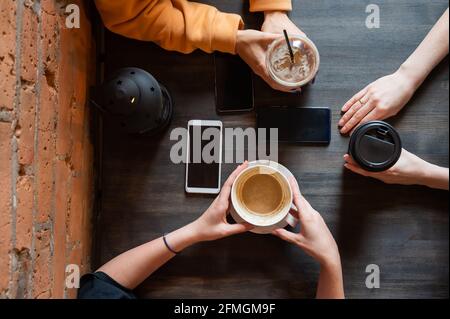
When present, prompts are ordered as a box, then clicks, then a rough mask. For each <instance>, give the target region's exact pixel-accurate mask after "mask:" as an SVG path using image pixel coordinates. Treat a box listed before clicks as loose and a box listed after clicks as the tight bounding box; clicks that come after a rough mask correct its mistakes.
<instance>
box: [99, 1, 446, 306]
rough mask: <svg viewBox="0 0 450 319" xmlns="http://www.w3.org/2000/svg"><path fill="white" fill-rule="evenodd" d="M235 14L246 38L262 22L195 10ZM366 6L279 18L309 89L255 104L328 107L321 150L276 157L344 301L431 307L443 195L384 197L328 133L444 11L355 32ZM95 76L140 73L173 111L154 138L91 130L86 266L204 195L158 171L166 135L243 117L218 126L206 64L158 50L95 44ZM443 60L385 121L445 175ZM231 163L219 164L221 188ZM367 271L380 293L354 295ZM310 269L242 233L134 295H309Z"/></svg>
mask: <svg viewBox="0 0 450 319" xmlns="http://www.w3.org/2000/svg"><path fill="white" fill-rule="evenodd" d="M204 2H206V3H214V4H215V5H216V6H217V7H218V8H219V9H221V10H223V11H228V12H237V13H241V14H242V15H243V17H244V20H246V22H247V27H251V26H253V27H258V26H259V25H260V23H261V21H262V16H261V15H258V14H250V13H248V3H247V2H246V1H245V2H244V3H242V2H241V1H238V0H236V1H225V0H220V1H204ZM369 3H370V2H369V1H360V0H348V1H336V0H326V1H294V8H295V10H294V11H293V12H292V14H291V18H292V19H293V21H294V22H295V23H297V25H299V26H300V27H301V28H302V29H303V30H304V31H305V32H306V33H307V34H308V35H309V36H310V37H311V38H312V39H313V40H314V42H315V43H316V44H317V46H318V48H319V50H320V53H321V57H322V64H321V70H320V74H319V77H318V79H317V81H316V83H315V85H313V86H311V87H309V88H308V90H307V91H306V92H304V93H303V94H302V95H290V94H287V95H286V94H280V93H277V92H274V91H272V90H270V89H269V88H268V87H267V86H266V85H265V84H264V83H262V82H260V81H259V82H258V81H257V83H256V84H255V95H256V104H257V105H258V106H261V105H277V104H278V105H281V104H285V105H298V106H317V107H330V108H331V109H332V113H333V123H332V125H333V133H332V141H331V144H330V145H329V146H326V147H321V146H298V145H288V144H282V145H281V146H280V153H279V159H280V162H281V163H282V164H284V165H285V166H287V167H288V168H289V169H290V170H291V171H292V172H293V173H294V175H295V176H296V177H297V178H298V180H299V183H300V186H301V190H302V192H303V194H304V195H305V196H306V198H307V199H308V200H309V201H310V202H311V204H312V205H313V207H315V208H316V209H317V210H318V211H319V212H320V213H321V214H322V215H323V217H324V219H325V221H326V222H327V224H328V225H329V227H330V229H331V231H332V233H333V234H334V236H335V238H336V241H337V243H338V245H339V248H340V252H341V257H342V262H343V271H344V279H345V291H346V295H347V297H350V298H422V297H424V298H429V297H431V298H436V297H439V298H440V297H446V298H448V295H449V293H448V292H449V266H448V259H449V228H448V227H449V223H448V221H449V219H448V212H449V209H448V208H449V207H448V192H443V191H436V190H430V189H427V188H423V187H404V186H390V185H385V184H383V183H381V182H378V181H375V180H371V179H366V178H364V177H361V176H357V175H355V174H352V173H349V172H345V171H344V169H343V160H342V156H343V154H344V153H345V152H346V150H347V145H348V138H347V137H344V136H340V134H339V132H338V130H337V129H335V128H336V127H337V121H338V119H339V117H340V107H341V106H342V105H343V103H344V102H345V101H347V99H348V98H349V97H351V96H352V95H353V94H354V93H356V92H357V91H359V90H360V89H361V88H362V87H363V86H365V85H367V84H368V83H370V82H371V81H373V80H375V79H377V78H378V77H381V76H383V75H386V74H389V73H390V72H393V71H394V70H396V68H397V67H398V66H399V65H400V64H401V62H402V61H403V60H404V59H406V58H407V56H408V55H409V54H410V53H411V52H412V51H413V50H414V48H415V47H416V46H417V45H418V43H419V42H420V41H421V40H422V39H423V37H424V36H425V35H426V34H427V32H428V31H429V30H430V29H431V27H432V25H433V24H434V23H435V22H436V21H437V19H438V18H439V17H440V15H441V14H442V13H443V11H444V10H445V8H446V7H447V5H448V2H447V1H444V0H435V1H432V2H430V1H428V0H414V1H403V0H402V1H400V0H399V1H388V0H380V1H377V3H378V4H379V6H380V9H381V28H380V29H371V30H369V29H367V28H366V26H365V19H366V17H367V14H366V13H365V8H366V5H368V4H369ZM105 50H106V53H107V54H106V63H105V74H106V77H107V76H108V74H110V73H111V72H112V71H113V70H115V69H117V68H119V67H126V66H137V67H141V68H143V69H145V70H148V71H149V72H151V73H152V74H153V75H154V76H155V77H156V78H157V79H158V80H159V81H160V82H162V83H164V84H165V85H166V86H167V87H168V88H169V90H170V92H171V93H172V95H173V98H174V100H175V104H176V105H175V112H174V117H173V120H172V123H171V126H170V128H169V130H167V131H166V132H165V133H164V134H163V135H161V136H160V137H158V138H148V137H142V138H135V137H130V136H126V135H124V134H121V133H120V132H119V131H118V130H116V129H115V128H114V127H111V126H110V125H109V124H108V123H105V125H104V128H103V143H102V145H100V146H101V147H102V150H103V151H102V160H101V162H100V164H101V171H102V178H101V180H102V183H101V185H100V186H101V194H102V196H101V197H99V198H98V200H99V201H100V202H99V208H100V209H99V212H98V214H99V215H98V218H97V224H96V245H95V246H96V248H95V251H94V263H93V264H94V265H93V266H99V265H100V264H102V263H104V262H107V261H108V260H109V259H111V258H113V257H114V256H116V255H118V254H120V253H121V252H123V251H125V250H127V249H130V248H132V247H134V246H136V245H139V244H141V243H144V242H146V241H149V240H151V239H154V238H156V237H158V236H160V235H161V234H162V233H164V232H167V231H171V230H173V229H176V228H178V227H180V226H183V225H185V224H186V223H189V222H190V221H192V220H194V219H195V218H197V217H198V216H200V215H201V214H202V213H203V211H204V210H205V209H206V208H207V207H208V206H209V204H210V202H211V201H212V197H209V196H189V195H186V194H185V192H184V171H185V167H184V165H175V164H173V163H172V162H171V161H170V158H169V152H170V148H171V146H172V145H173V143H174V142H171V141H170V140H169V134H170V130H171V129H173V128H175V127H186V124H187V122H188V120H190V119H220V120H222V121H223V123H224V126H225V127H242V128H246V127H253V126H254V125H255V115H254V113H248V114H245V115H238V116H236V115H232V116H218V115H217V114H216V112H215V103H214V65H213V56H212V55H207V54H204V53H201V52H196V53H194V54H191V55H182V54H177V53H169V52H166V51H163V50H161V49H160V48H158V47H157V46H156V45H154V44H152V43H144V42H138V41H133V40H128V39H125V38H122V37H120V36H116V35H113V34H111V33H109V32H107V33H106V37H105ZM448 70H449V66H448V59H446V60H445V61H443V62H442V63H441V64H440V65H439V66H438V67H437V68H436V69H435V70H434V72H433V73H432V74H431V76H430V77H429V78H428V80H427V81H426V82H425V83H424V84H423V85H422V87H421V88H420V89H419V91H418V92H417V94H416V95H415V97H414V98H413V100H412V101H411V102H410V103H409V104H408V106H407V107H406V108H405V110H404V111H403V112H402V113H401V114H400V115H399V116H396V117H395V118H392V119H390V120H389V122H390V123H392V124H393V125H394V126H395V127H396V128H397V129H398V130H399V132H400V134H401V136H402V139H403V142H404V146H405V148H407V149H408V150H410V151H412V152H414V153H415V154H418V155H419V156H421V157H422V158H424V159H426V160H428V161H431V162H433V163H436V164H439V165H442V166H446V167H448V164H449V163H448V149H449V143H448V140H449V138H448V137H449V134H448V111H449V109H448V102H449V101H448V98H449V80H448ZM233 168H234V166H233V165H225V166H224V167H223V172H222V176H223V178H226V177H227V176H228V175H229V173H230V172H231V171H232V170H233ZM368 264H377V265H378V266H379V267H380V269H381V288H380V289H372V290H369V289H367V288H366V286H365V278H366V275H367V274H366V273H365V268H366V266H367V265H368ZM318 271H319V268H318V265H317V264H316V262H315V261H314V260H313V259H312V258H310V257H308V256H307V255H306V254H305V253H303V252H302V251H301V250H300V249H298V248H296V247H293V246H292V245H290V244H288V243H285V242H283V241H281V240H280V239H278V238H275V237H272V236H260V235H254V234H250V233H248V234H243V235H239V236H235V237H231V238H227V239H223V240H219V241H216V242H211V243H204V244H199V245H196V246H194V247H192V248H189V249H187V250H186V251H184V252H183V253H182V254H181V255H179V256H177V257H176V258H174V259H173V260H171V261H170V262H169V263H168V264H166V265H165V266H163V267H162V268H161V269H160V270H158V271H157V272H156V273H155V274H154V275H152V276H151V277H150V278H149V279H148V280H147V281H145V282H144V283H143V284H142V285H141V286H140V287H139V288H138V289H137V294H138V296H140V297H143V298H305V297H313V296H314V293H315V289H316V283H317V278H318Z"/></svg>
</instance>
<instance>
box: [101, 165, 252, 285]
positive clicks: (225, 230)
mask: <svg viewBox="0 0 450 319" xmlns="http://www.w3.org/2000/svg"><path fill="white" fill-rule="evenodd" d="M246 167H247V163H244V164H242V165H240V166H239V167H238V168H237V169H236V170H235V171H234V172H233V173H232V174H231V175H230V177H229V178H228V180H227V181H226V182H225V184H224V185H223V187H222V191H221V192H220V194H219V196H218V197H217V198H216V199H215V200H214V202H213V203H212V204H211V206H210V207H209V208H208V209H207V210H206V211H205V213H204V214H203V215H202V216H201V217H200V218H198V219H197V220H196V221H194V222H192V223H190V224H188V225H187V226H184V227H182V228H180V229H178V230H175V231H173V232H171V233H170V234H168V235H166V240H167V243H168V245H169V247H170V248H171V249H172V250H174V251H175V252H181V251H182V250H184V249H186V248H187V247H189V246H191V245H193V244H195V243H198V242H201V241H211V240H216V239H219V238H223V237H227V236H231V235H234V234H238V233H242V232H245V231H247V230H250V229H251V227H250V226H249V225H246V224H233V225H231V224H228V223H227V221H226V214H227V211H228V207H229V198H230V192H231V186H232V185H233V182H234V180H235V179H236V177H237V175H238V174H239V173H240V172H241V171H242V170H244V169H245V168H246ZM174 256H175V254H174V253H173V252H171V251H170V250H169V249H168V248H167V247H166V245H165V243H164V241H163V238H162V237H160V238H158V239H155V240H153V241H151V242H149V243H146V244H143V245H141V246H139V247H136V248H134V249H131V250H129V251H127V252H125V253H123V254H121V255H119V256H117V257H116V258H114V259H112V260H111V261H109V262H108V263H106V264H105V265H103V266H102V267H100V268H99V269H98V270H97V271H101V272H104V273H106V274H107V275H108V276H110V277H111V278H112V279H114V280H115V281H116V282H118V283H119V284H121V285H122V286H124V287H125V288H128V289H134V288H136V287H137V286H138V285H139V284H140V283H141V282H143V281H144V280H145V279H146V278H147V277H148V276H150V275H151V274H152V273H153V272H155V271H156V270H157V269H158V268H159V267H161V266H162V265H164V264H165V263H166V262H168V261H169V260H170V259H172V258H173V257H174Z"/></svg>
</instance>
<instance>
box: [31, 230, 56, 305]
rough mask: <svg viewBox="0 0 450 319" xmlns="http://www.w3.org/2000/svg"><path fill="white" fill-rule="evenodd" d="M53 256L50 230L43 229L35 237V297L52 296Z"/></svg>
mask: <svg viewBox="0 0 450 319" xmlns="http://www.w3.org/2000/svg"><path fill="white" fill-rule="evenodd" d="M51 262H52V256H51V252H50V231H49V230H41V231H39V232H38V233H37V234H36V239H35V263H34V269H33V297H34V298H47V297H49V296H50V285H51V269H50V265H51Z"/></svg>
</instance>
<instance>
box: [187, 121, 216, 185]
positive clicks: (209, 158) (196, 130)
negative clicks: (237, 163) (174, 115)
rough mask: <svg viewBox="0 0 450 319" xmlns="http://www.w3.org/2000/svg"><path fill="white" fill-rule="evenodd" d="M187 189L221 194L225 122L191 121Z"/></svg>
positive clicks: (188, 139)
mask: <svg viewBox="0 0 450 319" xmlns="http://www.w3.org/2000/svg"><path fill="white" fill-rule="evenodd" d="M187 146H188V147H187V158H186V186H185V188H186V192H187V193H200V194H218V193H219V192H220V185H221V181H220V180H221V172H222V122H221V121H204V120H191V121H189V122H188V136H187Z"/></svg>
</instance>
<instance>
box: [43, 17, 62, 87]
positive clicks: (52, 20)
mask: <svg viewBox="0 0 450 319" xmlns="http://www.w3.org/2000/svg"><path fill="white" fill-rule="evenodd" d="M41 18H42V31H41V39H40V43H41V50H42V60H43V62H44V71H45V75H46V77H47V83H48V84H49V85H50V86H52V87H54V88H56V87H55V85H56V83H55V79H56V71H57V66H58V49H59V48H58V44H57V40H58V18H57V17H56V16H55V15H52V14H48V13H46V12H45V11H43V12H42V16H41Z"/></svg>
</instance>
